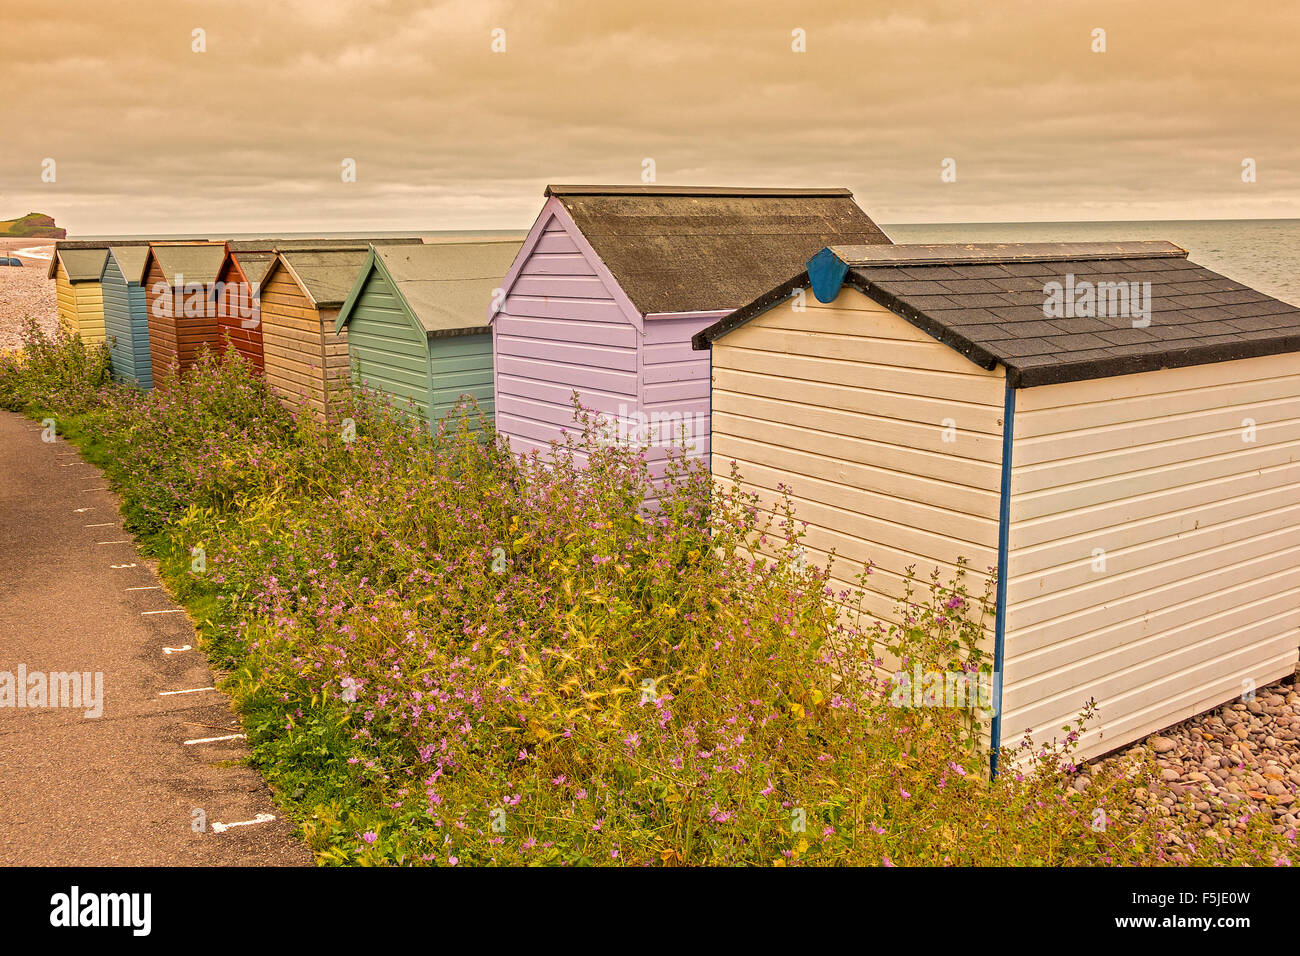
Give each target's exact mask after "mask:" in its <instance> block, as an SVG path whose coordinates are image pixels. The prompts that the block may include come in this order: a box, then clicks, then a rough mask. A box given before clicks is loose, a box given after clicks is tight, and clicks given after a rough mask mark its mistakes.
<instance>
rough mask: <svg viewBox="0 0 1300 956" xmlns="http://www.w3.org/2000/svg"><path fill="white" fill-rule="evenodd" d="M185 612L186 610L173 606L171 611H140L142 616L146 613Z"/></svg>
mask: <svg viewBox="0 0 1300 956" xmlns="http://www.w3.org/2000/svg"><path fill="white" fill-rule="evenodd" d="M184 613H185V612H184V611H182V610H181V609H180V608H172V609H171V610H170V611H141V612H140V614H141V616H144V615H146V614H184Z"/></svg>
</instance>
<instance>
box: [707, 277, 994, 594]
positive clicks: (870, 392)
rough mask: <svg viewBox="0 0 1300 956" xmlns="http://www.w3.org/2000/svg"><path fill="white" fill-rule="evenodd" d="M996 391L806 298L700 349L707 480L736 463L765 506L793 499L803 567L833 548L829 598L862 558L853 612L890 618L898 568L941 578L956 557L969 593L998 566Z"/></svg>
mask: <svg viewBox="0 0 1300 956" xmlns="http://www.w3.org/2000/svg"><path fill="white" fill-rule="evenodd" d="M1003 396H1004V376H1003V374H1002V373H1001V371H1000V370H999V371H995V372H986V371H983V370H982V369H980V368H978V367H977V366H975V365H973V364H972V363H970V362H968V361H966V360H965V359H963V358H962V357H961V356H959V355H957V354H956V353H955V352H953V351H952V350H951V349H949V348H948V347H947V346H945V345H941V344H940V343H939V342H937V341H935V340H934V339H932V338H930V337H929V336H927V335H925V334H924V333H923V332H920V331H918V330H917V329H916V328H914V327H913V326H912V325H910V324H909V323H908V322H906V321H905V320H903V319H901V318H899V317H898V316H896V315H894V314H892V313H891V312H889V311H888V310H886V309H884V308H883V307H881V306H879V305H877V304H876V303H874V302H872V301H871V300H869V299H867V298H866V297H865V296H863V295H861V294H860V293H857V292H855V291H852V290H848V289H846V290H844V291H843V292H841V293H840V295H839V297H838V298H837V299H836V300H835V302H833V303H831V304H830V305H822V304H820V303H816V302H815V301H813V299H812V296H811V295H809V296H808V297H807V310H806V311H804V312H796V311H794V309H793V303H790V304H783V305H780V306H778V307H776V308H774V309H772V310H770V311H768V312H766V313H764V314H763V315H761V316H759V317H757V318H755V319H754V320H752V321H751V322H750V323H749V324H747V325H745V326H743V327H741V328H739V329H737V330H736V331H734V332H731V333H729V334H728V335H726V336H724V337H723V338H721V339H719V340H718V341H717V342H715V343H714V344H713V414H712V427H713V437H712V461H713V473H714V476H715V480H716V481H717V482H718V483H719V484H721V485H729V475H730V472H731V463H732V462H733V461H735V462H737V463H738V465H739V467H740V472H741V476H742V479H743V482H744V484H745V486H746V487H747V488H748V489H750V490H753V491H755V492H757V493H758V494H759V496H760V498H761V499H762V501H763V502H764V504H765V506H766V507H767V508H769V509H770V508H772V507H773V505H774V503H775V502H776V501H777V500H778V498H779V495H778V491H777V488H778V485H785V486H788V487H789V488H790V489H792V496H793V501H794V505H795V508H796V512H797V515H798V517H799V518H800V519H801V520H803V521H806V522H808V523H809V527H808V532H809V533H808V536H807V537H806V538H805V539H804V544H805V546H806V549H807V551H808V556H809V558H810V560H814V561H815V562H817V563H824V562H825V561H826V559H827V558H828V556H829V552H830V551H831V550H832V549H834V550H835V552H836V554H837V557H836V560H835V568H834V575H835V577H834V586H835V587H836V589H837V590H838V589H839V588H840V587H848V588H852V587H856V586H857V584H856V581H855V577H856V575H857V574H858V572H859V571H860V570H861V569H862V567H863V565H864V564H865V563H866V562H871V563H872V564H873V566H874V571H873V573H872V574H871V575H870V577H869V578H868V582H867V583H868V593H867V599H866V602H865V606H866V609H867V610H868V611H870V612H871V613H872V614H874V615H876V616H877V617H880V618H882V619H886V620H893V619H894V607H895V602H896V601H897V599H898V598H900V597H901V596H902V595H903V589H904V583H905V575H906V573H907V568H908V567H909V566H915V569H916V574H917V575H918V576H919V577H922V578H925V577H927V576H928V575H929V573H930V572H931V571H932V570H933V569H934V568H936V567H938V568H939V569H940V571H941V573H942V575H943V577H944V578H945V580H948V579H951V577H952V575H953V573H954V572H955V570H956V562H957V560H958V559H959V558H965V559H967V560H968V561H969V563H970V568H971V575H970V578H969V579H968V583H969V584H970V587H971V589H972V591H973V592H974V593H980V591H981V588H982V582H983V581H984V580H986V577H987V575H986V569H988V568H990V567H992V566H994V565H995V564H996V563H997V539H998V505H999V489H1000V486H1001V466H1000V462H1001V424H1000V419H1001V415H1002V407H1003ZM946 422H950V423H951V424H950V426H949V425H946V424H945V423H946ZM945 437H947V438H950V439H951V440H949V441H945Z"/></svg>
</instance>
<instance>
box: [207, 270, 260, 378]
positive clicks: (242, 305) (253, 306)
mask: <svg viewBox="0 0 1300 956" xmlns="http://www.w3.org/2000/svg"><path fill="white" fill-rule="evenodd" d="M224 283H225V284H224V286H223V287H222V290H221V296H220V299H221V301H220V308H219V309H218V314H217V328H218V331H219V334H220V336H221V342H222V347H223V348H233V349H234V350H235V351H237V352H238V353H239V354H240V355H242V356H243V357H244V358H245V359H246V360H247V361H248V363H249V364H250V365H252V366H253V368H255V369H257V371H259V372H261V371H264V369H265V361H264V358H263V354H262V316H261V304H260V302H259V301H258V295H257V293H258V291H259V290H257V289H254V288H253V287H252V286H250V285H249V284H248V281H247V280H246V279H245V278H244V274H243V273H242V272H239V271H238V270H237V269H235V268H230V269H228V270H227V272H226V275H225V279H224Z"/></svg>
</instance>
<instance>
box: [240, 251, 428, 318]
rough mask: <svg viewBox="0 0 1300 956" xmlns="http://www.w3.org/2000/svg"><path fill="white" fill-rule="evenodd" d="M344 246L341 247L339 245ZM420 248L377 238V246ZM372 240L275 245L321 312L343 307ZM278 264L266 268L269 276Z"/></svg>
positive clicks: (308, 296)
mask: <svg viewBox="0 0 1300 956" xmlns="http://www.w3.org/2000/svg"><path fill="white" fill-rule="evenodd" d="M340 243H341V244H340ZM379 243H383V244H384V245H385V246H387V245H390V244H392V245H419V244H420V240H419V239H418V238H411V239H405V238H403V239H377V240H375V242H374V244H375V245H377V246H378V244H379ZM370 247H371V242H370V241H369V240H364V239H362V240H357V239H351V240H339V241H338V243H331V244H329V245H325V246H321V245H314V246H310V247H303V246H298V245H297V244H296V243H294V242H286V243H285V244H284V245H283V246H279V245H277V246H276V253H277V258H278V259H279V260H280V261H283V262H284V263H285V265H286V266H288V268H289V271H290V273H292V275H293V276H294V277H295V279H296V280H297V282H298V284H299V285H300V286H302V289H303V291H304V292H306V293H307V298H308V299H310V300H311V303H312V305H313V306H314V307H315V308H318V309H335V308H338V307H339V306H341V305H342V304H343V303H344V301H345V300H346V299H347V297H348V293H349V292H351V291H352V286H353V284H354V283H355V282H356V280H357V275H358V273H360V272H361V267H362V266H364V265H365V264H366V259H367V257H369V255H370ZM274 268H275V264H274V263H272V264H271V266H269V267H268V268H267V272H266V273H265V275H264V276H263V278H265V276H266V275H269V274H270V273H271V271H272V270H273V269H274Z"/></svg>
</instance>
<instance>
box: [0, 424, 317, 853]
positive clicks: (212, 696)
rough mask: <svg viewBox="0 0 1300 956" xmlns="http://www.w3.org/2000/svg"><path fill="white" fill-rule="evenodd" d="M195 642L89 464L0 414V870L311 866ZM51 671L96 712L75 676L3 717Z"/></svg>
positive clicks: (25, 699)
mask: <svg viewBox="0 0 1300 956" xmlns="http://www.w3.org/2000/svg"><path fill="white" fill-rule="evenodd" d="M197 643H198V642H197V641H196V640H195V636H194V628H193V626H192V625H191V624H190V621H189V619H188V617H187V616H186V614H185V612H184V611H183V610H178V608H177V605H176V604H175V602H174V601H173V600H172V599H171V596H170V595H169V594H168V592H167V590H166V589H165V588H164V587H163V586H162V582H161V581H160V580H159V579H158V577H157V575H156V574H155V573H154V570H153V566H152V562H150V563H146V561H145V559H144V558H142V557H141V556H140V555H139V553H138V552H137V551H136V548H135V545H134V542H133V541H132V540H131V536H130V535H129V534H127V533H126V532H124V531H123V530H122V523H121V515H120V513H119V509H118V500H117V498H116V496H115V495H114V494H113V493H112V492H110V491H108V490H107V483H106V481H105V480H104V477H103V474H102V473H101V472H100V471H99V469H98V468H95V467H93V466H91V465H88V464H86V463H85V462H84V461H83V460H82V458H81V456H80V455H79V454H78V453H77V450H76V449H75V448H74V447H73V446H72V445H69V444H68V443H67V442H65V441H64V440H63V439H61V438H59V439H57V440H55V441H52V442H46V441H44V440H43V438H42V428H41V425H40V423H38V422H34V421H31V420H30V419H27V418H24V417H22V416H20V415H16V414H13V413H11V412H5V411H0V865H3V866H14V865H39V866H59V865H88V866H117V865H143V866H149V865H157V866H209V865H213V866H223V865H310V864H311V863H312V855H311V852H310V851H309V850H308V849H307V848H306V847H305V846H304V845H303V844H302V843H301V842H300V841H299V840H298V839H297V838H296V837H294V835H293V833H292V828H291V826H290V825H289V824H288V823H287V822H286V821H285V820H283V819H282V817H281V814H280V812H279V811H278V810H277V808H276V807H275V806H273V804H272V801H271V794H270V792H269V790H268V789H267V787H266V785H265V783H264V782H263V780H262V778H261V777H260V776H259V775H258V774H257V773H256V771H254V770H252V769H251V768H249V767H248V766H246V765H244V764H242V763H240V762H239V761H240V759H241V758H243V757H245V756H246V755H247V752H248V751H247V747H246V745H245V741H244V740H243V738H242V736H240V727H239V725H238V722H237V720H236V718H235V715H234V714H233V712H232V711H231V709H230V705H229V700H228V699H227V698H226V696H225V695H224V694H222V693H221V692H220V691H217V690H213V689H212V687H213V678H212V672H211V671H210V670H209V669H208V666H207V663H206V660H205V659H204V657H203V655H202V652H200V651H198V650H195V648H196V646H197ZM164 648H173V649H175V650H172V651H170V652H165V651H164ZM56 672H78V673H89V674H92V675H93V674H96V673H99V674H102V675H103V685H102V686H103V693H102V696H101V697H99V698H98V700H99V702H100V703H101V704H102V715H101V716H98V717H93V716H91V717H88V716H86V710H87V707H86V706H85V705H86V704H87V703H91V705H92V706H91V707H90V708H89V709H90V710H91V711H92V712H93V710H94V709H95V707H94V706H93V703H94V700H95V699H96V698H95V695H94V693H93V688H94V678H93V677H92V678H91V680H90V681H87V682H86V693H87V697H88V698H89V701H88V700H82V701H81V704H82V706H80V707H76V708H72V707H66V706H61V707H53V706H49V704H50V703H52V702H53V701H52V700H47V701H46V702H45V706H40V703H41V702H40V700H39V698H35V697H33V696H32V695H31V693H28V694H27V695H26V696H24V697H23V698H22V701H21V702H22V703H24V704H27V705H28V706H18V703H19V692H21V691H23V690H24V689H28V690H29V691H30V689H31V688H32V687H34V686H39V685H40V684H41V683H43V681H42V677H43V676H44V675H52V674H54V673H56ZM21 673H25V674H26V675H28V677H27V681H26V682H25V683H26V684H27V688H23V687H22V686H19V685H18V681H17V678H18V676H19V675H20V674H21ZM33 675H35V676H33ZM33 680H34V683H33ZM6 687H7V688H8V691H9V692H8V694H6ZM53 696H54V695H53V694H51V697H53ZM65 699H66V694H65ZM33 705H34V706H33ZM213 738H218V739H213ZM219 738H228V739H219ZM268 817H269V818H270V819H268ZM196 820H199V821H202V822H203V823H205V824H206V825H205V826H204V827H203V829H202V831H201V832H195V828H194V826H193V823H194V821H196ZM229 824H238V825H236V826H230V827H229V828H226V827H227V825H229Z"/></svg>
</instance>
